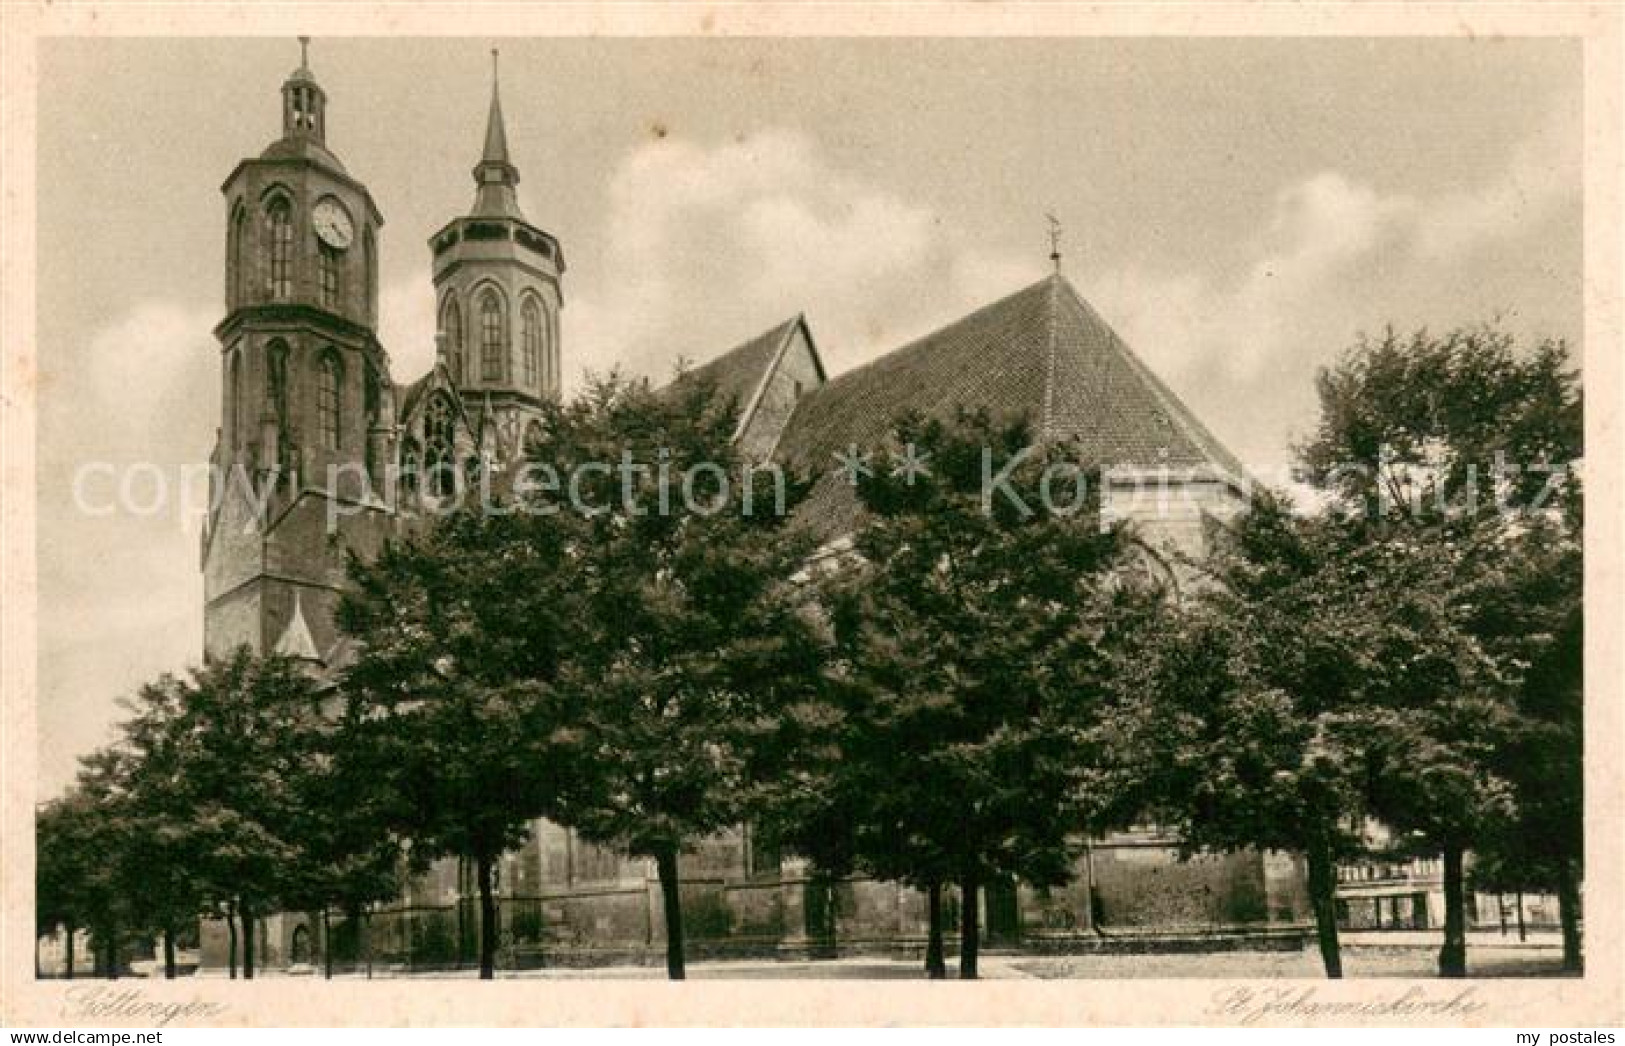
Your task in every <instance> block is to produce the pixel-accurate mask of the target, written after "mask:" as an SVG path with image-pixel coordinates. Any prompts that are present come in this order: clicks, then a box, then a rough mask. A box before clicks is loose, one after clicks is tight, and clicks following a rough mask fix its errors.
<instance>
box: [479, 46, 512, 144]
mask: <svg viewBox="0 0 1625 1046" xmlns="http://www.w3.org/2000/svg"><path fill="white" fill-rule="evenodd" d="M480 163H481V164H496V165H500V166H504V167H506V166H509V162H508V131H507V128H506V127H504V126H503V122H502V94H501V92H500V91H499V90H498V84H497V49H496V48H494V47H493V48H491V113H490V116H489V117H487V119H486V122H485V152H484V154H483V155H482V156H481V157H480Z"/></svg>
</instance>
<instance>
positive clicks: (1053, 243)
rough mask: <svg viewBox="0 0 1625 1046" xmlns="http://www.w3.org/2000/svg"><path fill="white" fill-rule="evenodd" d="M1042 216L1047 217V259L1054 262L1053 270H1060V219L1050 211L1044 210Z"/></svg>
mask: <svg viewBox="0 0 1625 1046" xmlns="http://www.w3.org/2000/svg"><path fill="white" fill-rule="evenodd" d="M1044 217H1046V218H1048V219H1049V260H1050V261H1052V262H1054V263H1055V271H1056V272H1060V271H1061V219H1059V218H1057V217H1055V214H1054V213H1053V212H1051V211H1045V212H1044Z"/></svg>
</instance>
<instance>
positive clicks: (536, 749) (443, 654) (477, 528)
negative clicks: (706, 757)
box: [337, 511, 579, 979]
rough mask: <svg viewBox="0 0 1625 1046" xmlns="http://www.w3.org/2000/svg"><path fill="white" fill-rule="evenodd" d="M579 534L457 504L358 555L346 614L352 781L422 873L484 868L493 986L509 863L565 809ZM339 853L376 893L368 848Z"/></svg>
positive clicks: (355, 896)
mask: <svg viewBox="0 0 1625 1046" xmlns="http://www.w3.org/2000/svg"><path fill="white" fill-rule="evenodd" d="M570 533H571V532H570V530H569V529H568V528H567V527H566V526H564V525H562V524H561V523H560V517H547V516H540V515H531V514H520V513H503V514H495V513H493V514H486V513H483V512H475V511H459V512H456V513H454V514H451V515H448V516H445V517H442V518H439V519H436V520H434V521H433V522H432V523H431V524H430V525H429V526H427V527H426V528H425V529H424V530H422V531H421V532H420V533H418V534H416V535H413V536H410V537H408V538H407V539H405V540H403V541H400V542H396V543H393V544H391V545H389V546H387V547H386V548H385V549H384V550H383V551H382V552H381V553H380V555H379V556H378V557H377V558H376V559H374V560H373V561H371V562H363V561H361V560H359V559H356V560H352V562H351V565H350V574H351V579H352V581H353V588H352V590H351V591H350V592H349V593H347V594H346V595H345V597H344V599H343V601H342V602H341V604H340V607H339V613H338V620H339V624H340V626H341V627H342V628H343V629H344V630H345V631H346V632H347V633H348V634H349V635H350V636H352V637H353V638H354V639H355V640H356V641H357V642H358V644H359V646H360V650H361V653H360V654H359V656H358V659H357V661H356V663H355V664H354V665H353V666H352V667H351V668H350V669H349V670H348V671H347V672H346V674H345V677H344V679H343V683H342V693H343V695H344V698H345V702H346V708H345V711H344V713H343V724H342V727H341V734H340V736H341V737H342V739H343V744H342V746H341V748H340V750H339V752H338V753H337V761H338V763H339V766H340V770H339V773H340V775H341V777H340V778H339V779H340V780H343V781H348V782H350V787H351V788H353V789H355V792H353V793H352V794H355V795H364V796H366V797H367V798H366V799H365V803H366V805H367V807H368V809H369V811H370V813H369V818H370V819H371V818H375V819H376V821H377V824H378V826H379V828H380V829H382V830H389V831H392V832H394V833H395V834H397V835H398V836H399V837H401V838H404V839H409V840H410V841H411V843H412V846H411V856H412V860H413V862H415V864H416V865H417V867H418V868H420V869H421V868H422V867H423V866H425V865H426V863H427V862H428V861H430V860H432V859H435V858H440V857H462V858H466V859H468V860H469V861H470V862H471V863H472V864H473V866H474V867H475V869H476V872H475V879H476V883H477V885H478V889H479V898H480V977H481V978H484V979H490V978H491V977H492V976H493V971H494V969H495V962H496V947H497V938H498V932H499V930H498V923H497V908H496V896H495V892H494V883H493V876H494V873H495V870H496V867H497V859H498V858H499V857H500V856H501V855H502V853H503V852H504V851H506V850H508V849H511V848H513V847H515V846H517V845H519V843H520V842H521V841H522V840H523V839H524V835H525V831H526V828H527V826H528V825H529V823H530V821H532V820H533V819H535V818H537V817H541V816H545V815H547V814H549V813H553V812H555V809H556V806H557V795H558V791H559V786H558V785H557V783H556V779H557V775H558V773H559V772H560V767H561V766H563V765H565V759H566V756H567V754H568V749H569V748H570V746H571V744H572V743H573V742H572V736H571V735H570V734H569V732H568V730H567V727H568V725H569V723H570V721H571V720H570V719H569V718H568V717H567V716H566V714H565V709H566V706H565V704H564V703H563V698H562V695H561V693H560V691H559V689H558V681H557V676H558V673H559V671H560V666H561V665H562V663H563V661H564V654H565V647H564V642H565V640H566V638H567V637H569V636H570V635H572V630H573V629H574V628H575V627H576V626H575V625H574V624H573V622H574V621H576V620H577V619H578V614H579V611H578V609H577V600H576V599H575V596H574V594H573V591H572V589H571V587H570V585H569V584H568V575H567V566H568V564H567V562H566V550H567V548H568V541H569V539H570ZM362 841H363V842H364V841H365V840H362ZM338 851H339V852H348V853H351V854H358V855H359V856H360V857H361V858H362V864H361V865H360V866H359V867H358V868H356V869H355V870H356V871H359V872H360V873H361V879H360V881H359V883H356V884H354V886H347V887H346V888H345V891H344V892H346V893H347V894H348V895H349V896H350V898H351V899H352V900H359V899H362V898H363V897H364V896H365V895H366V894H367V893H369V892H370V891H371V889H372V886H373V884H374V883H375V882H376V879H375V878H374V876H373V873H372V872H369V870H368V869H369V865H368V862H367V857H368V851H367V849H366V847H365V846H362V847H360V848H356V847H354V846H339V847H338ZM373 867H374V868H375V866H373ZM338 872H339V879H340V881H341V882H343V881H344V880H345V879H346V877H347V873H345V871H344V869H342V868H341V869H338ZM357 887H358V888H357Z"/></svg>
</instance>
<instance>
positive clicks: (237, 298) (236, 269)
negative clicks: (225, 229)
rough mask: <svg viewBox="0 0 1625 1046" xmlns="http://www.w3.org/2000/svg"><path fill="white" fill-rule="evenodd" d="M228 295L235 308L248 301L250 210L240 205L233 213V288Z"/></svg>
mask: <svg viewBox="0 0 1625 1046" xmlns="http://www.w3.org/2000/svg"><path fill="white" fill-rule="evenodd" d="M226 295H227V296H228V297H229V298H230V299H231V301H230V304H232V305H233V306H236V305H243V304H245V303H246V302H247V301H248V208H246V207H244V206H243V205H242V204H240V203H239V204H238V205H237V207H236V209H235V210H233V211H232V213H231V286H229V287H227V288H226Z"/></svg>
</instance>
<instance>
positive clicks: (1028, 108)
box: [38, 38, 1582, 797]
mask: <svg viewBox="0 0 1625 1046" xmlns="http://www.w3.org/2000/svg"><path fill="white" fill-rule="evenodd" d="M492 46H499V47H500V48H501V52H502V57H501V82H502V99H503V109H504V112H505V114H506V117H507V131H508V140H509V145H510V150H511V153H512V155H513V159H514V162H515V163H516V164H517V165H518V167H519V169H520V171H521V175H522V179H523V180H522V182H521V185H520V189H519V192H520V199H521V201H522V204H523V206H524V209H525V212H526V214H527V216H528V217H529V218H530V220H531V221H532V222H534V223H536V224H538V225H540V226H542V227H543V228H546V229H547V230H549V231H550V232H552V233H553V234H554V235H556V236H557V237H558V238H559V240H560V241H561V243H562V244H563V248H564V254H565V259H566V261H567V263H568V271H567V272H566V275H565V283H564V294H565V308H564V311H563V315H562V326H563V353H564V366H565V376H566V387H567V391H568V389H569V388H570V387H572V386H575V385H578V384H579V381H580V378H581V376H582V375H583V374H584V373H585V372H587V371H589V370H590V371H605V370H607V369H609V368H611V367H616V366H619V367H622V368H624V369H627V370H629V371H631V372H633V373H644V374H650V375H652V376H655V377H657V378H658V377H664V376H666V375H668V374H669V373H670V371H671V368H672V367H673V365H674V363H675V361H676V360H677V359H678V358H680V357H681V358H684V359H687V360H689V361H690V362H696V363H697V362H703V361H704V360H706V359H708V358H710V357H711V356H714V355H717V354H718V353H720V352H722V351H725V350H726V349H728V348H729V347H731V346H733V345H735V344H737V343H739V342H741V341H744V340H745V339H747V338H749V337H751V336H752V335H754V334H756V333H758V332H760V331H761V330H764V329H766V328H768V327H770V326H773V325H776V324H777V323H779V322H781V321H782V320H784V319H786V318H788V317H790V316H793V315H795V314H796V313H804V314H805V315H806V317H807V320H808V322H809V324H810V326H811V328H812V332H813V336H814V339H815V340H816V342H817V344H818V347H819V350H820V352H821V353H822V354H823V356H824V360H825V363H826V365H827V366H828V368H829V369H830V371H831V372H832V373H838V372H840V371H844V370H847V369H849V368H851V367H852V366H855V365H857V364H860V363H862V362H864V361H865V360H868V359H872V358H873V357H875V356H876V355H879V354H881V353H884V352H886V351H888V350H890V349H893V348H896V347H898V346H899V345H901V344H903V343H905V342H906V341H907V340H909V339H910V338H912V337H915V336H918V335H920V334H924V333H927V332H929V331H930V330H933V329H935V328H936V327H938V326H941V325H943V324H945V323H948V322H951V321H952V320H954V319H956V318H958V317H959V316H961V315H963V314H964V313H966V312H968V311H970V310H971V309H973V308H976V307H978V306H980V305H983V304H986V303H988V302H991V301H993V300H996V299H997V298H999V297H1002V296H1004V295H1005V294H1008V293H1010V292H1013V291H1015V290H1018V289H1020V288H1021V287H1022V286H1024V285H1026V284H1027V283H1030V282H1032V281H1033V280H1036V279H1038V278H1040V277H1042V276H1043V275H1044V274H1045V273H1046V272H1048V270H1049V264H1050V263H1049V260H1048V254H1049V250H1050V244H1049V239H1048V233H1047V227H1048V223H1047V221H1046V218H1045V215H1046V213H1053V214H1054V215H1055V216H1056V217H1057V218H1058V219H1059V220H1060V222H1061V224H1062V228H1063V233H1062V250H1063V253H1064V259H1063V266H1064V270H1065V272H1066V274H1067V276H1068V278H1069V279H1070V280H1071V281H1072V283H1073V284H1074V286H1076V287H1077V288H1078V290H1079V291H1080V293H1082V294H1083V295H1084V297H1085V298H1087V299H1089V300H1090V301H1091V302H1092V303H1093V304H1094V305H1095V306H1096V308H1097V309H1098V310H1099V311H1100V312H1101V313H1102V315H1104V316H1105V317H1106V319H1107V320H1108V321H1109V322H1110V323H1112V324H1113V326H1115V327H1116V329H1117V330H1118V332H1119V333H1120V334H1122V335H1123V336H1124V337H1125V338H1126V339H1127V341H1128V342H1129V344H1130V345H1131V346H1133V347H1134V348H1135V350H1136V351H1137V352H1138V353H1139V354H1140V355H1141V357H1142V358H1143V359H1145V360H1146V362H1147V363H1148V364H1149V365H1150V366H1151V367H1152V368H1153V369H1154V370H1156V371H1157V372H1158V373H1159V374H1160V375H1161V376H1162V377H1163V378H1164V380H1165V381H1166V382H1167V383H1168V384H1169V385H1171V386H1172V388H1173V389H1174V390H1175V391H1176V393H1178V394H1179V395H1180V396H1181V397H1182V398H1183V399H1184V400H1185V401H1186V402H1187V403H1188V404H1189V405H1190V407H1191V408H1192V409H1193V410H1194V411H1195V412H1196V414H1197V415H1198V416H1199V417H1200V418H1202V419H1203V420H1204V421H1205V422H1206V423H1207V425H1208V426H1209V427H1210V428H1211V429H1212V430H1213V431H1214V432H1215V433H1216V434H1217V436H1218V437H1219V438H1220V439H1221V440H1223V441H1224V442H1226V443H1227V444H1228V445H1229V446H1230V447H1231V448H1232V449H1233V450H1234V451H1235V452H1236V454H1237V455H1238V456H1239V457H1240V458H1241V459H1242V460H1243V461H1244V462H1247V463H1249V464H1250V465H1253V466H1255V467H1257V468H1258V469H1259V471H1260V472H1261V473H1263V474H1271V473H1273V471H1275V470H1276V469H1277V468H1278V466H1279V465H1280V463H1282V462H1283V461H1286V460H1288V459H1289V457H1290V447H1291V446H1292V444H1293V442H1294V441H1295V440H1297V439H1299V438H1301V437H1302V436H1303V435H1305V434H1306V432H1307V431H1308V430H1309V428H1310V427H1311V426H1312V425H1313V423H1314V420H1315V410H1316V402H1315V396H1314V384H1313V381H1314V375H1315V372H1316V369H1317V368H1319V367H1322V366H1324V365H1326V364H1327V363H1329V362H1331V361H1333V360H1335V359H1336V357H1337V356H1338V354H1339V352H1340V351H1342V350H1343V349H1345V348H1346V347H1347V346H1349V345H1350V344H1351V343H1352V342H1353V341H1354V340H1355V338H1356V337H1357V336H1358V335H1359V333H1360V332H1362V331H1369V332H1380V331H1381V330H1382V329H1383V328H1384V327H1385V326H1387V325H1393V326H1394V327H1396V328H1398V329H1400V330H1405V331H1408V330H1411V329H1414V328H1418V327H1424V326H1425V327H1428V328H1430V329H1435V330H1440V329H1446V328H1449V327H1453V326H1457V325H1462V324H1473V323H1480V322H1484V321H1490V320H1499V322H1501V323H1502V324H1503V325H1505V326H1506V327H1507V328H1509V329H1510V330H1512V331H1513V332H1514V333H1516V334H1517V335H1518V336H1519V337H1520V338H1523V339H1525V340H1527V341H1530V342H1533V341H1535V340H1539V339H1544V338H1564V339H1567V340H1568V341H1569V342H1570V343H1571V345H1573V346H1575V348H1576V350H1578V348H1579V336H1580V332H1581V321H1582V302H1581V295H1582V280H1581V229H1582V225H1581V193H1580V180H1581V156H1580V143H1581V136H1580V130H1581V119H1582V112H1581V87H1580V84H1581V79H1580V78H1581V66H1580V63H1581V54H1580V50H1579V46H1578V45H1577V44H1575V43H1573V42H1568V41H1562V40H1512V39H1478V40H1406V39H1382V40H1364V39H1345V40H1326V39H1322V40H1313V41H1309V40H1284V39H1283V40H1224V39H1207V40H1178V39H1171V38H1170V39H1151V40H1107V39H1078V40H1059V41H1057V40H1017V39H1011V40H914V39H893V40H862V41H858V40H817V39H806V40H786V39H755V40H744V39H742V40H644V41H634V40H581V39H578V40H537V39H508V40H500V41H490V40H473V39H466V40H355V39H344V40H325V39H317V40H315V41H314V42H313V43H312V45H311V59H310V61H311V67H312V69H313V70H314V72H315V74H316V76H317V79H318V80H319V81H320V83H321V84H322V86H323V88H324V89H325V90H326V92H327V96H328V110H327V120H328V145H329V146H330V147H331V148H332V149H333V151H334V152H336V153H337V154H338V156H339V157H340V158H341V159H342V160H343V162H344V163H345V165H346V167H347V168H348V170H349V171H350V172H351V174H352V175H354V176H356V177H357V178H359V179H361V180H362V181H364V182H366V183H367V185H368V186H369V187H370V189H371V191H372V194H373V197H374V199H375V200H376V201H377V202H378V205H379V207H380V209H381V210H382V211H383V214H384V218H385V226H384V229H383V231H382V235H381V237H380V252H381V261H382V280H381V283H382V292H381V294H382V297H381V303H380V309H381V314H382V315H381V322H380V336H381V338H382V340H383V343H384V345H385V347H386V348H387V350H388V351H389V353H390V356H391V359H392V363H393V371H394V377H395V379H396V380H397V381H401V382H406V381H411V380H414V379H415V378H416V377H418V376H419V375H420V374H421V373H423V371H424V370H425V369H426V368H427V367H428V364H429V362H430V360H431V358H432V355H433V305H434V299H433V293H432V288H431V283H430V279H429V261H430V258H429V251H428V247H427V246H426V240H427V238H428V236H429V234H430V233H432V232H433V231H435V230H436V229H437V228H439V227H440V226H441V225H442V224H444V222H445V221H446V220H447V219H449V218H451V217H453V216H455V215H457V214H460V213H463V212H464V211H466V209H467V208H468V207H469V205H470V203H471V202H472V199H473V183H472V180H471V177H470V173H469V171H470V168H471V167H472V166H473V164H474V162H475V161H476V160H477V159H478V153H479V147H480V144H481V142H482V140H483V135H484V121H485V113H486V107H487V104H488V100H489V92H490V80H491V60H490V56H489V50H490V48H491V47H492ZM297 64H298V46H297V44H296V43H295V42H294V41H293V40H291V39H290V40H233V39H187V40H153V39H147V40H142V39H64V38H58V39H54V40H46V41H44V42H43V43H42V53H41V80H40V85H41V87H40V102H39V128H40V131H39V149H38V184H39V198H38V222H39V225H38V242H39V263H38V275H39V301H38V308H39V328H38V329H39V361H40V383H39V386H38V387H39V431H38V439H39V447H38V451H39V453H38V462H39V477H38V492H39V517H38V518H39V526H40V535H39V537H40V540H39V546H38V547H39V562H38V567H39V599H40V605H39V625H40V628H39V636H40V645H39V657H40V663H39V670H40V672H39V680H40V693H39V702H38V709H39V715H38V722H39V731H40V736H39V786H40V794H41V796H42V797H43V796H49V795H52V794H55V793H57V792H59V791H60V790H61V789H62V788H63V787H65V786H66V784H67V783H69V782H70V781H71V780H72V777H73V774H74V772H75V769H76V759H77V757H78V756H80V755H82V754H84V753H86V752H88V751H89V750H91V749H93V748H94V747H96V746H97V745H99V744H102V743H105V742H106V741H107V740H108V738H109V737H110V730H111V727H112V725H113V724H114V723H115V722H116V721H117V719H118V718H119V716H120V714H121V713H120V709H119V707H118V704H117V701H118V699H119V698H120V697H121V696H122V695H126V694H129V693H130V692H132V691H133V690H134V689H135V688H136V687H138V686H139V685H140V684H141V683H142V682H143V681H146V680H149V679H151V678H153V677H155V676H156V675H158V674H159V673H161V672H165V671H179V670H182V669H184V668H185V667H186V666H187V665H189V664H193V663H195V662H196V661H197V660H198V658H199V657H200V656H201V647H202V582H201V576H200V574H199V565H198V531H199V527H200V515H199V511H198V509H197V507H195V503H194V505H193V506H191V507H188V506H186V505H184V504H182V503H181V502H182V498H181V497H179V496H178V494H179V491H180V488H181V481H180V477H181V476H182V475H183V472H182V470H183V469H184V468H185V467H186V466H187V465H194V466H195V465H197V464H199V463H202V462H206V461H207V458H208V455H209V452H210V449H211V446H212V442H213V438H214V430H215V427H216V426H217V425H218V424H219V415H220V403H219V389H220V377H219V366H220V363H219V349H218V345H217V344H216V342H215V340H214V338H213V335H212V333H211V332H212V330H213V327H214V325H215V324H216V323H218V322H219V321H220V319H221V318H222V316H223V303H222V295H223V287H224V276H223V254H224V242H225V207H224V203H223V201H222V198H221V196H220V193H219V187H220V184H221V183H222V182H223V181H224V180H225V178H226V176H227V175H228V174H229V173H230V172H231V170H232V168H233V167H234V166H235V165H236V163H237V161H238V160H239V159H241V158H243V157H245V156H252V155H257V154H258V153H259V152H260V150H261V149H263V148H264V147H265V146H266V145H267V144H269V143H270V142H271V141H272V140H274V139H275V138H276V137H277V136H278V135H279V134H280V108H279V106H280V96H279V89H280V85H281V83H282V81H283V79H284V78H285V77H286V76H287V74H288V73H289V72H291V71H292V70H293V69H294V68H295V66H297ZM95 464H104V465H105V466H108V467H110V468H111V469H112V471H111V472H108V471H105V470H104V471H103V472H100V473H95V472H84V471H83V470H84V468H85V467H86V466H87V465H95ZM158 477H163V478H162V483H163V485H164V487H166V488H167V489H168V491H169V492H170V494H171V496H170V497H169V498H167V499H166V501H165V502H164V503H163V504H162V505H158V506H157V507H154V508H152V509H151V510H150V511H147V510H146V509H147V507H148V506H147V505H146V504H137V505H135V506H133V507H132V508H128V509H119V510H115V511H111V512H106V513H101V514H91V513H89V512H86V511H84V510H83V508H82V507H81V506H80V505H78V504H76V500H77V499H76V498H75V495H74V488H75V480H76V478H80V479H83V480H84V482H83V483H82V484H81V489H82V490H84V491H86V492H87V494H88V495H89V500H90V501H91V504H90V506H89V507H90V508H92V509H99V508H101V507H103V505H102V502H103V501H104V500H106V499H108V498H109V497H110V494H111V493H112V492H113V491H115V490H116V489H117V488H118V485H119V484H120V483H121V482H122V483H128V484H129V490H130V491H131V493H132V494H134V495H136V500H137V501H138V502H143V501H145V502H148V503H150V502H152V501H153V500H154V495H155V492H156V491H157V490H158V489H159V487H158V484H159V482H160V481H159V479H158Z"/></svg>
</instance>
